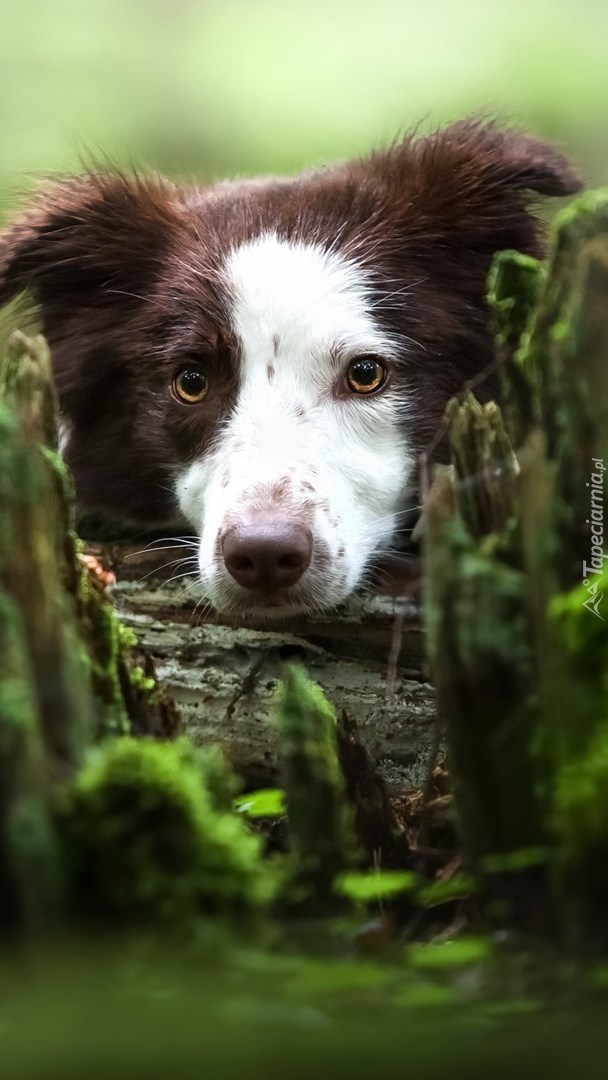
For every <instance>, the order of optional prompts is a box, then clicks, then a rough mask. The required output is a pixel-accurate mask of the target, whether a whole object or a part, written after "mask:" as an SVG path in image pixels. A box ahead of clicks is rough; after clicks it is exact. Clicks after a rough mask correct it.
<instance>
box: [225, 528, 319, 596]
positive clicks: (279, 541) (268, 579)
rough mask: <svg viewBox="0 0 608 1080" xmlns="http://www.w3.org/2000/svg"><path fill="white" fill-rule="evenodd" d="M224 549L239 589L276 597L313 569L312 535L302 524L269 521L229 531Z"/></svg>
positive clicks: (230, 570)
mask: <svg viewBox="0 0 608 1080" xmlns="http://www.w3.org/2000/svg"><path fill="white" fill-rule="evenodd" d="M221 546H222V555H223V558H224V563H225V565H226V569H227V570H228V572H229V573H230V574H231V575H232V577H233V578H234V580H235V581H238V583H239V585H242V586H243V588H245V589H259V590H260V591H261V592H265V593H272V592H275V591H276V590H277V589H286V588H287V587H288V586H289V585H295V583H296V581H298V580H299V578H301V577H302V574H303V573H304V571H305V570H306V568H307V567H308V566H309V565H310V560H311V557H312V532H311V531H310V529H309V528H308V527H307V526H306V525H302V524H301V523H299V522H290V521H281V520H277V519H276V518H266V519H260V520H257V521H252V522H243V523H242V524H240V525H234V526H233V527H232V528H230V529H227V530H226V532H225V533H224V535H223V537H222V545H221Z"/></svg>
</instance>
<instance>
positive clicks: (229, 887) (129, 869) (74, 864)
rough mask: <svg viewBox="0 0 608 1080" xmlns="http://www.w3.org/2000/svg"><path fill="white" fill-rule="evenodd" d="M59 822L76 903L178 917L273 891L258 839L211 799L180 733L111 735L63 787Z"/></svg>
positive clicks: (255, 901) (259, 899) (110, 912)
mask: <svg viewBox="0 0 608 1080" xmlns="http://www.w3.org/2000/svg"><path fill="white" fill-rule="evenodd" d="M59 826H60V832H61V835H62V838H63V842H64V845H65V851H66V858H67V865H68V872H69V875H70V880H71V884H72V894H73V901H74V906H75V909H76V910H78V911H79V912H82V913H87V914H89V915H94V916H97V917H100V918H102V919H118V920H125V921H135V922H139V921H141V920H144V921H152V922H161V923H165V924H166V923H169V924H173V925H174V926H180V925H181V924H182V923H183V922H184V921H187V920H192V919H194V918H195V917H196V916H197V915H199V914H201V913H204V912H219V913H222V914H229V913H230V912H234V911H236V910H241V911H242V910H247V909H253V908H257V907H259V906H260V905H261V904H263V903H264V901H265V900H267V899H268V898H269V896H270V894H271V892H272V879H271V874H270V872H269V871H268V870H266V869H265V868H263V866H262V864H261V862H260V853H259V844H258V840H257V839H256V838H255V837H254V836H253V835H251V834H250V833H249V832H248V831H247V829H246V828H245V826H244V824H243V822H242V821H241V820H240V819H239V818H238V817H237V816H236V815H234V814H231V813H230V814H229V813H223V812H219V811H218V810H217V809H216V808H215V807H214V805H213V800H212V797H211V796H210V794H209V792H208V791H207V789H206V788H205V786H204V784H203V783H202V780H201V769H200V767H199V764H198V760H197V757H196V755H194V754H193V751H192V748H191V746H190V744H189V743H187V742H184V741H182V740H180V741H178V742H175V743H157V742H152V741H150V740H147V739H138V740H135V739H131V738H121V739H117V740H108V741H107V742H106V743H104V744H103V746H102V747H101V748H100V749H98V750H97V751H96V752H95V753H94V754H93V755H92V756H91V759H90V761H89V764H88V765H87V766H86V768H85V769H83V770H82V772H81V773H80V774H79V775H78V776H77V777H76V779H75V781H74V782H73V783H72V784H71V785H70V786H69V787H68V788H66V790H65V791H64V793H63V798H62V802H61V806H60V811H59Z"/></svg>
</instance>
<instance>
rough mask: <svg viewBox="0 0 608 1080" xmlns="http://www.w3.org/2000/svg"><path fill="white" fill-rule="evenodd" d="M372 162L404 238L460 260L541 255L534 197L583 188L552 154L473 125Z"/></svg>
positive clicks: (512, 134) (527, 140)
mask: <svg viewBox="0 0 608 1080" xmlns="http://www.w3.org/2000/svg"><path fill="white" fill-rule="evenodd" d="M372 161H373V162H374V163H375V165H376V168H377V169H378V170H382V174H383V177H384V179H385V182H387V183H388V187H389V199H390V202H391V204H392V215H393V217H394V215H395V214H397V215H399V217H400V220H401V227H402V228H403V230H404V239H405V237H406V236H407V238H408V239H409V240H411V241H412V242H414V243H415V242H416V238H417V237H419V238H420V240H424V241H425V242H428V241H429V240H431V241H432V240H433V239H436V240H437V241H439V242H440V243H441V245H442V248H443V249H444V250H445V251H449V250H452V249H453V250H454V251H457V250H459V251H461V252H463V254H464V251H466V250H469V251H471V252H477V253H478V254H479V255H482V254H483V253H485V254H486V256H491V254H492V253H493V252H495V251H500V250H501V249H504V248H517V249H518V250H520V251H525V252H528V253H529V254H533V255H538V254H540V249H541V244H540V234H541V233H542V229H540V228H539V225H538V222H537V221H536V220H535V218H534V215H533V213H532V212H531V210H532V204H533V202H534V197H535V195H556V196H564V195H572V194H574V192H576V191H580V190H581V188H582V187H583V185H582V183H581V180H580V179H579V177H578V176H577V174H576V172H575V171H574V169H573V168H572V166H571V165H570V163H569V161H568V159H567V158H566V157H565V156H564V155H563V154H562V153H560V151H559V150H557V149H555V147H553V146H551V145H549V144H548V143H545V142H543V141H542V140H541V139H537V138H535V137H534V136H532V135H527V134H522V133H520V132H517V131H513V130H510V129H503V128H500V127H499V126H498V125H497V124H494V123H491V122H489V123H487V122H484V121H480V120H477V119H469V120H461V121H458V122H456V123H454V124H450V125H448V126H447V127H445V128H442V129H440V130H439V131H436V132H434V133H433V134H431V135H428V136H426V137H424V138H418V139H406V140H405V141H404V142H402V143H398V144H396V145H395V146H393V147H392V148H391V149H390V150H389V151H388V153H387V154H386V155H385V157H384V160H383V159H382V155H381V154H380V155H377V156H374V157H373V158H372Z"/></svg>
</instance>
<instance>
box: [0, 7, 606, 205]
mask: <svg viewBox="0 0 608 1080" xmlns="http://www.w3.org/2000/svg"><path fill="white" fill-rule="evenodd" d="M607 32H608V7H607V6H606V4H605V3H603V2H602V0H580V2H579V3H578V4H576V5H575V4H572V3H571V2H565V0H533V2H530V0H511V2H510V3H509V4H487V3H484V0H462V2H461V3H458V4H456V3H453V2H451V0H426V3H424V4H420V3H418V2H417V0H376V2H375V3H374V4H371V3H366V2H364V0H309V2H308V3H306V4H304V3H302V2H301V0H50V2H49V0H21V2H20V3H18V4H13V5H8V4H7V5H4V9H3V13H2V34H1V36H0V115H1V116H2V165H1V167H0V190H1V192H2V195H1V196H0V198H1V203H0V205H2V206H3V207H4V209H6V207H7V206H8V205H10V203H11V201H12V197H13V196H12V195H11V194H10V192H11V189H12V190H14V188H15V187H23V186H24V180H23V176H24V173H27V172H32V171H33V172H37V171H41V170H42V171H45V170H60V171H66V170H71V169H74V168H77V167H78V163H79V160H81V159H82V157H83V156H85V157H88V158H90V157H91V156H93V157H103V156H106V155H107V156H109V157H110V158H111V159H112V160H114V161H117V162H120V163H127V164H128V163H130V162H137V163H141V162H146V163H149V164H151V165H153V166H155V167H157V168H159V169H160V170H163V171H165V172H167V173H170V174H173V175H181V176H192V175H195V176H198V177H211V176H216V175H223V174H232V173H250V172H264V171H273V170H274V171H292V170H296V169H298V168H300V167H302V166H305V165H309V164H311V163H315V162H320V161H323V160H332V159H336V158H341V157H345V156H348V155H350V154H353V153H357V152H359V151H364V150H366V149H367V148H368V147H369V146H370V145H372V144H373V143H378V142H382V141H386V140H390V139H391V138H393V137H395V135H397V134H398V133H399V132H400V131H403V130H405V129H407V128H409V127H411V126H412V125H415V124H417V123H420V122H422V125H423V127H428V126H435V125H437V124H438V123H442V122H444V121H446V120H449V119H452V118H454V117H456V116H459V115H461V114H463V113H465V112H470V111H474V110H479V109H487V110H489V111H495V112H497V113H498V114H499V115H500V116H501V117H503V118H505V119H516V120H517V121H518V122H521V123H522V124H523V125H526V126H529V127H531V128H534V129H536V130H538V131H539V132H540V133H541V134H543V135H546V136H547V137H551V138H554V139H557V140H558V141H560V142H562V143H564V145H566V146H567V147H568V148H569V149H570V150H571V151H572V152H573V154H574V155H575V157H578V158H579V160H580V161H581V163H582V166H583V170H584V172H585V173H586V176H587V178H588V180H589V183H590V185H591V186H598V185H599V184H601V183H603V182H605V181H606V179H607V178H608V143H607V142H606V139H605V137H604V135H605V114H606V102H607V101H608V64H607V63H606V46H605V41H606V35H607Z"/></svg>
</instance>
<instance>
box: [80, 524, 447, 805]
mask: <svg viewBox="0 0 608 1080" xmlns="http://www.w3.org/2000/svg"><path fill="white" fill-rule="evenodd" d="M87 550H88V551H90V552H91V553H92V554H95V555H96V557H98V558H99V559H100V560H101V561H102V562H103V564H104V565H105V566H107V567H108V568H111V569H112V570H113V572H114V573H116V575H117V577H118V583H117V585H116V586H114V588H113V589H112V596H113V599H114V602H115V604H116V609H117V611H118V613H119V615H120V617H121V619H122V621H123V622H124V624H125V625H126V626H128V627H130V628H131V629H133V630H134V632H135V633H136V635H137V638H138V641H139V644H140V647H141V649H142V650H143V651H144V652H145V653H146V654H147V655H149V656H150V657H151V658H152V660H153V662H154V667H155V670H156V674H157V676H158V678H159V680H160V682H161V684H162V685H163V687H164V688H165V689H166V691H167V693H168V694H169V695H170V696H171V697H172V698H173V699H174V701H175V702H176V705H177V709H178V713H179V716H180V720H181V724H182V726H183V728H184V730H185V731H187V732H188V734H189V735H191V736H192V737H193V738H194V739H195V741H196V742H197V743H200V744H203V743H209V742H214V743H218V744H219V745H220V746H222V748H223V749H224V751H225V752H226V754H227V756H228V757H229V759H230V761H231V762H232V764H233V765H234V767H235V768H236V770H237V771H238V772H239V773H240V774H241V775H242V777H243V778H244V779H245V780H246V782H247V784H248V785H250V786H251V785H256V784H260V785H266V784H268V783H273V782H275V781H276V780H277V775H278V733H277V730H276V727H275V719H274V717H275V712H276V709H275V694H276V690H277V686H278V681H279V679H280V677H281V673H282V669H283V665H284V663H285V661H286V660H292V659H297V660H300V661H301V662H302V663H303V664H304V665H305V666H306V668H307V670H308V673H309V675H310V677H311V678H312V679H314V680H315V681H317V682H318V683H319V684H320V686H321V687H322V688H323V690H324V692H325V693H326V694H327V696H328V698H329V700H330V701H331V702H332V704H333V705H334V707H335V708H336V709H337V710H338V713H339V714H340V713H341V712H342V711H345V712H346V713H347V714H348V716H349V717H350V718H351V719H352V720H353V721H354V722H355V723H356V725H357V728H358V731H359V734H360V737H361V739H362V741H363V743H364V745H365V747H366V749H367V751H368V752H369V754H370V757H371V759H372V761H373V762H375V763H376V764H377V765H378V767H379V771H380V774H381V776H382V777H383V779H384V780H385V781H386V783H387V785H388V787H389V790H390V791H391V792H393V793H400V792H403V791H405V790H410V789H412V788H415V787H419V786H420V785H421V784H422V783H423V782H424V778H425V776H426V771H427V767H428V761H429V759H430V754H431V747H432V741H433V720H434V717H435V695H434V691H433V689H432V687H431V686H430V684H429V682H428V678H427V673H426V661H425V658H424V642H423V636H422V630H421V626H420V620H419V611H418V606H417V603H416V601H415V600H414V599H410V600H408V599H406V598H405V597H404V596H403V597H401V598H399V599H394V598H391V597H389V596H373V597H370V598H369V599H357V600H356V601H354V602H353V605H352V606H351V609H350V610H348V611H345V612H344V613H342V614H340V615H332V616H327V617H324V616H322V615H318V616H315V617H307V618H306V619H304V618H299V619H292V620H290V621H289V622H288V623H286V624H284V625H281V626H280V627H276V628H273V629H269V628H268V626H266V627H260V626H259V625H258V626H256V625H255V624H251V623H249V624H247V623H245V624H244V625H241V626H239V627H238V628H235V627H234V626H228V625H225V624H222V623H221V622H220V621H219V620H218V618H217V617H216V616H214V615H207V616H206V618H203V619H201V617H200V614H199V612H200V608H199V609H197V607H196V605H197V602H198V600H199V594H198V592H197V587H196V583H195V581H194V579H193V581H192V583H191V584H190V585H189V586H186V588H184V584H183V582H176V583H167V581H163V577H165V578H166V577H167V576H168V575H169V576H170V570H169V571H167V570H163V569H162V567H163V565H165V566H166V565H167V564H168V563H170V562H171V561H172V559H173V558H175V557H178V556H179V555H180V554H182V551H181V549H179V548H178V549H176V552H175V554H174V553H172V551H171V550H164V551H163V552H162V553H159V552H154V551H153V550H149V551H146V552H143V553H142V554H141V555H137V556H135V557H132V556H133V555H134V552H135V551H137V548H136V547H134V546H133V545H131V546H129V545H118V544H101V545H99V544H98V545H93V544H91V545H89V546H88V549H87ZM138 573H139V575H141V580H137V575H138ZM406 574H407V576H408V578H409V577H410V576H411V565H410V563H409V562H408V564H407V567H406ZM404 577H405V575H402V577H401V578H399V577H398V574H397V571H396V570H395V571H394V576H393V582H394V588H395V590H397V589H402V588H403V589H405V588H406V587H407V588H409V590H410V593H411V585H409V584H408V583H406V582H405V581H404ZM129 579H130V580H129ZM396 612H397V613H400V617H401V618H402V620H403V643H402V649H401V655H400V661H399V666H398V668H397V671H396V677H395V679H394V685H392V687H391V685H390V679H389V682H388V683H387V673H388V663H389V653H390V647H391V639H392V635H393V630H394V622H395V613H396Z"/></svg>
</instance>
